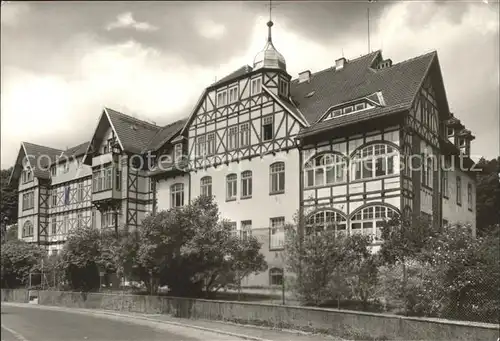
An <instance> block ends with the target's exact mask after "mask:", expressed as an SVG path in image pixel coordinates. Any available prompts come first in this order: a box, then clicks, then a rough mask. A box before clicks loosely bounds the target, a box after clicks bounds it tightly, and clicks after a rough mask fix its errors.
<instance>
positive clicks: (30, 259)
mask: <svg viewBox="0 0 500 341" xmlns="http://www.w3.org/2000/svg"><path fill="white" fill-rule="evenodd" d="M45 256H46V252H45V250H43V249H42V248H40V247H39V246H37V245H35V244H30V243H26V242H23V241H20V240H13V241H8V242H5V243H3V244H2V246H1V257H2V259H1V274H2V279H1V285H2V287H7V288H17V287H19V286H23V285H27V284H28V282H29V274H30V273H32V272H39V271H40V261H41V260H42V259H43V258H44V257H45Z"/></svg>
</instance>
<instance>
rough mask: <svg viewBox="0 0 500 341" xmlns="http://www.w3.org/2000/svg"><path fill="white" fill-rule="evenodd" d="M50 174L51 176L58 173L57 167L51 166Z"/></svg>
mask: <svg viewBox="0 0 500 341" xmlns="http://www.w3.org/2000/svg"><path fill="white" fill-rule="evenodd" d="M50 175H51V176H56V175H57V167H55V166H54V167H51V168H50Z"/></svg>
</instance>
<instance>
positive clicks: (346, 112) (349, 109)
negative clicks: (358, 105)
mask: <svg viewBox="0 0 500 341" xmlns="http://www.w3.org/2000/svg"><path fill="white" fill-rule="evenodd" d="M352 112H353V108H352V107H345V108H344V114H350V113H352Z"/></svg>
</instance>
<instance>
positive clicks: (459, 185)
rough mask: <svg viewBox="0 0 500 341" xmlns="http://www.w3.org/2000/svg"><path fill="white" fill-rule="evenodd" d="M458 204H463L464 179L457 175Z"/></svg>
mask: <svg viewBox="0 0 500 341" xmlns="http://www.w3.org/2000/svg"><path fill="white" fill-rule="evenodd" d="M457 205H462V179H461V178H460V177H459V176H457Z"/></svg>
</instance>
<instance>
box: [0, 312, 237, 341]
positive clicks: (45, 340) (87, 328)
mask: <svg viewBox="0 0 500 341" xmlns="http://www.w3.org/2000/svg"><path fill="white" fill-rule="evenodd" d="M1 321H2V335H1V340H2V341H76V340H79V341H80V340H87V341H92V340H94V341H129V340H130V341H154V340H162V341H196V340H203V341H215V340H221V341H222V340H224V341H238V339H237V338H235V337H234V336H226V335H221V334H217V333H211V332H207V331H202V330H197V329H191V328H187V327H180V326H174V325H167V324H164V323H155V322H150V321H144V320H136V319H134V318H133V317H130V318H126V317H116V316H115V317H106V316H100V315H92V314H82V313H73V312H69V311H57V310H46V309H38V308H31V307H20V306H6V305H2V311H1Z"/></svg>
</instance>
